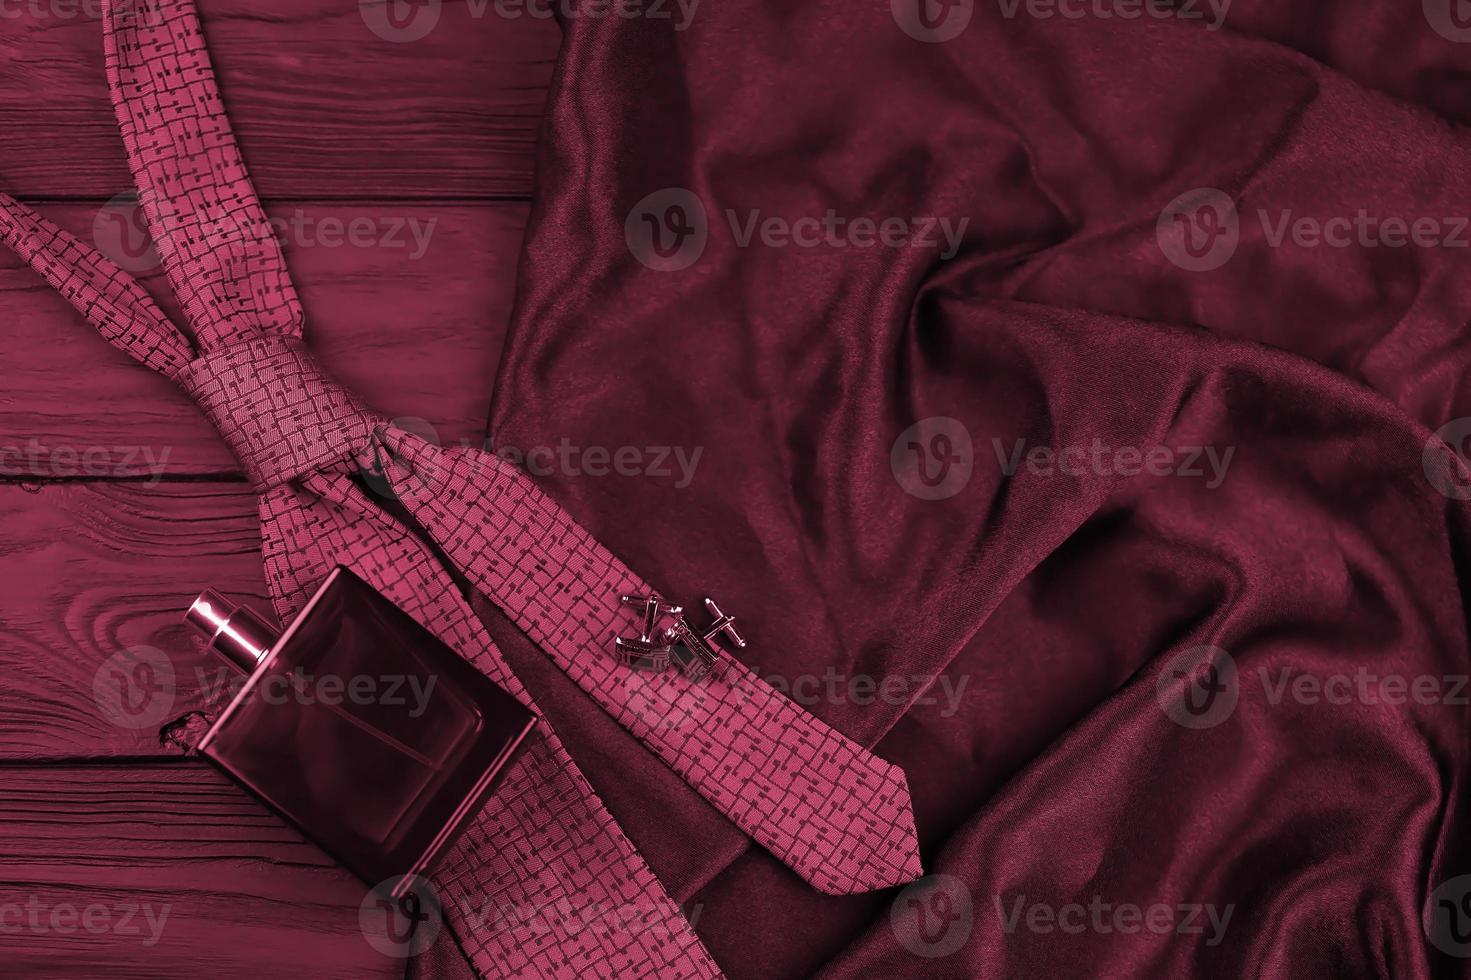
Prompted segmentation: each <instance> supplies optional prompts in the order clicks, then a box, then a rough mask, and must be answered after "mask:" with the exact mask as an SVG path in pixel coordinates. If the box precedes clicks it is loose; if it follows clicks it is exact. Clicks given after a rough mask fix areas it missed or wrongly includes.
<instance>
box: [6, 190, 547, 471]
mask: <svg viewBox="0 0 1471 980" xmlns="http://www.w3.org/2000/svg"><path fill="white" fill-rule="evenodd" d="M38 210H39V211H41V212H43V213H44V214H45V215H46V216H47V217H49V218H51V219H52V220H55V221H57V222H58V223H59V224H61V225H62V226H63V227H65V228H67V229H68V230H69V231H71V232H73V233H74V234H77V235H79V236H81V237H82V238H83V240H84V241H92V240H94V238H95V240H97V241H98V242H99V244H100V246H101V247H102V248H103V250H104V251H106V252H110V253H113V254H115V255H120V256H123V258H124V260H125V261H128V262H129V263H130V265H131V266H132V267H134V268H140V267H145V266H148V264H149V262H150V261H151V260H150V259H149V258H147V256H146V254H145V253H144V252H143V251H142V250H141V249H139V248H138V247H137V245H138V244H139V242H135V243H134V245H133V246H132V247H125V246H123V245H121V244H120V243H121V241H122V239H121V237H120V236H121V234H122V232H120V231H118V229H120V228H122V227H124V226H123V225H121V224H120V223H119V222H117V221H113V220H111V218H112V216H113V215H114V214H118V215H125V214H126V208H123V209H122V210H111V209H106V210H102V211H99V210H98V209H97V208H96V207H95V206H87V205H74V204H68V205H51V206H43V207H39V208H38ZM269 210H270V213H271V216H272V218H273V220H274V221H276V222H277V227H278V228H284V229H285V231H284V235H285V236H286V238H287V240H288V244H287V248H288V261H289V262H290V265H291V269H292V274H293V276H294V278H295V281H296V283H297V286H298V288H299V290H300V291H301V294H302V300H303V302H304V304H305V305H306V310H307V324H308V328H307V337H308V343H309V344H310V346H311V347H312V348H313V349H314V350H315V351H316V352H317V353H318V355H319V356H320V358H321V360H322V362H323V364H324V366H325V367H326V368H327V370H328V371H329V373H331V374H332V375H333V376H334V377H337V378H338V379H339V380H341V381H342V382H343V383H344V384H347V385H348V386H349V387H350V388H352V389H353V390H354V391H356V392H358V393H359V394H360V395H361V396H362V397H363V398H364V400H366V401H367V403H368V404H370V405H372V406H374V407H375V408H376V409H378V410H379V411H381V412H383V413H384V414H386V415H388V416H389V417H391V418H398V417H414V418H422V419H424V420H427V421H428V422H429V423H430V424H431V425H432V427H433V430H434V431H435V432H436V433H437V434H438V436H439V438H440V439H441V440H443V441H444V442H446V443H458V442H460V441H462V440H466V439H468V440H471V441H475V442H478V441H479V440H481V439H482V438H483V436H484V432H485V424H486V418H487V415H488V412H489V406H490V396H491V389H492V379H493V378H494V375H495V370H496V366H497V364H498V363H499V360H500V351H501V345H502V341H503V338H504V333H505V328H506V324H507V322H508V321H509V318H510V310H511V303H512V300H513V296H514V278H515V270H516V258H517V253H518V251H519V249H520V244H521V234H522V227H523V225H524V222H525V218H526V206H525V205H520V204H476V205H465V204H461V205H454V206H430V205H422V204H416V205H394V204H366V205H353V204H346V203H331V204H303V205H280V206H276V207H272V208H270V209H269ZM99 215H100V216H101V217H100V219H99V217H98V216H99ZM353 229H357V230H358V231H359V232H361V234H354V233H353ZM416 235H417V238H416V237H415V236H416ZM140 241H141V240H140ZM352 242H356V243H357V244H353V243H352ZM139 256H142V257H141V258H140V257H139ZM129 257H132V258H129ZM143 281H144V283H145V285H146V286H147V287H148V288H149V290H150V291H151V292H153V293H154V294H155V295H156V296H158V297H159V298H160V300H161V301H164V302H165V303H166V305H167V306H168V307H169V308H170V310H171V312H172V311H173V308H174V307H176V305H177V304H175V303H174V301H173V299H172V297H171V296H170V295H169V287H168V284H167V282H166V280H165V278H164V277H163V275H162V274H161V273H159V272H157V271H156V269H155V270H154V271H153V272H152V273H151V274H148V275H145V276H144V277H143ZM0 337H3V341H0V343H3V345H4V354H5V359H6V370H5V383H4V386H3V391H0V480H3V479H11V480H17V479H31V478H52V479H56V478H93V479H102V478H115V477H144V478H151V479H155V480H157V479H159V478H161V477H163V476H165V475H167V476H180V475H184V476H198V475H230V474H236V473H238V472H239V466H238V464H237V463H236V461H235V459H234V457H233V456H232V455H231V454H230V451H229V450H228V449H227V448H226V447H225V445H224V444H223V443H222V442H221V441H220V439H219V437H218V434H217V433H216V432H215V431H214V429H213V427H212V426H211V425H210V423H209V422H208V421H206V420H205V418H204V417H203V416H202V415H201V414H200V413H199V410H198V409H197V408H196V407H195V406H194V405H193V403H192V402H190V400H189V399H188V398H187V397H186V396H185V395H184V394H183V393H182V392H180V391H178V390H177V389H176V388H175V387H174V386H173V385H172V384H171V383H169V382H168V381H167V380H165V379H164V378H162V377H160V376H159V375H157V374H155V373H153V372H152V371H150V370H148V369H146V368H143V367H141V366H139V365H138V364H136V363H134V362H133V361H132V360H131V359H129V358H128V357H127V356H126V355H125V354H123V353H121V352H120V351H117V350H115V349H114V348H113V347H111V346H110V345H109V344H107V343H106V342H105V341H103V340H102V339H101V338H100V337H99V336H97V334H96V333H95V332H94V331H93V330H92V329H91V328H90V326H89V325H88V324H87V323H86V322H85V321H84V320H82V319H81V317H80V316H79V315H77V314H76V313H75V312H74V311H73V310H72V309H71V307H70V306H68V305H67V303H66V302H65V300H63V299H62V298H61V297H60V296H59V295H57V294H56V293H55V292H54V291H53V290H52V289H50V288H49V287H48V286H46V284H45V283H44V282H43V281H42V280H41V279H40V277H39V276H37V275H36V274H35V273H33V272H32V271H31V270H30V269H29V268H27V267H26V266H24V265H23V264H22V263H21V262H20V261H19V259H17V258H16V257H15V256H14V255H13V254H11V253H10V252H9V251H8V250H6V249H4V248H0ZM416 431H417V430H416ZM89 460H90V462H89Z"/></svg>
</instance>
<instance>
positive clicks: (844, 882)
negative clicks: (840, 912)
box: [799, 763, 924, 895]
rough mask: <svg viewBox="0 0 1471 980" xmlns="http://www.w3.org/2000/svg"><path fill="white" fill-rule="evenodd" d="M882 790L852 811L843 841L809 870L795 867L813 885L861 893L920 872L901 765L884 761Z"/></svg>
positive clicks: (911, 808)
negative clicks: (849, 830) (864, 808)
mask: <svg viewBox="0 0 1471 980" xmlns="http://www.w3.org/2000/svg"><path fill="white" fill-rule="evenodd" d="M883 768H884V769H885V770H886V771H884V773H883V778H882V782H883V784H884V789H883V791H882V792H881V793H880V794H879V795H878V797H877V798H876V799H873V798H870V804H871V808H870V809H869V810H868V811H867V812H864V813H862V814H853V816H854V817H855V819H854V821H853V823H852V824H851V826H852V828H853V836H852V837H850V838H848V840H847V842H846V846H844V847H842V848H841V849H840V850H839V852H838V854H837V855H835V856H834V858H833V859H832V860H830V861H828V862H824V863H823V865H822V866H821V867H818V868H812V869H811V871H812V873H811V874H805V873H803V872H802V871H801V869H799V873H802V874H803V877H805V878H806V879H807V880H808V881H809V882H810V883H811V884H812V887H814V888H816V889H817V890H818V891H820V892H822V893H823V894H825V895H860V894H862V893H864V892H872V891H879V890H881V889H884V888H893V887H895V886H897V885H907V884H909V883H910V882H911V881H915V880H916V879H918V878H921V877H923V876H924V863H923V862H922V861H921V859H920V855H919V833H918V832H917V831H916V829H915V825H914V803H913V800H912V799H911V798H910V795H909V781H908V780H907V779H905V777H904V770H902V769H900V768H899V767H898V766H895V765H891V764H888V763H884V764H883Z"/></svg>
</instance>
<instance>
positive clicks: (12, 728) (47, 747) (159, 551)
mask: <svg viewBox="0 0 1471 980" xmlns="http://www.w3.org/2000/svg"><path fill="white" fill-rule="evenodd" d="M255 507H256V505H255V496H254V495H253V494H252V493H251V492H250V491H249V489H248V488H247V487H246V486H245V485H244V484H242V483H205V482H197V483H164V484H161V485H159V486H157V487H148V486H145V485H139V484H134V483H106V482H101V483H57V482H51V483H45V484H40V485H37V486H34V487H31V488H26V487H22V486H17V485H9V486H0V580H3V581H4V582H5V583H6V587H5V588H4V589H0V676H3V677H4V678H5V679H6V680H5V683H4V684H0V760H17V759H28V760H37V759H64V758H69V757H80V758H99V757H109V756H114V757H116V756H158V755H164V754H174V753H172V752H171V751H170V752H168V753H166V752H165V749H164V748H163V747H162V746H161V744H160V741H159V737H158V732H159V729H160V727H161V726H162V725H163V724H166V723H167V722H168V721H171V720H173V719H174V718H177V717H178V716H181V715H183V714H185V713H187V712H188V711H191V710H196V709H200V708H203V707H205V706H206V705H207V703H208V701H209V699H210V695H211V693H212V692H218V691H219V690H220V688H219V686H218V685H219V684H220V682H221V679H222V678H221V675H220V673H219V667H220V664H219V661H218V660H217V659H216V658H215V657H214V656H213V655H210V654H207V653H205V652H203V651H201V650H200V649H199V641H198V640H197V639H196V638H195V637H194V636H193V634H192V633H190V632H189V631H188V630H187V628H186V627H185V626H184V625H183V624H182V623H181V622H180V615H181V613H182V612H183V610H184V608H186V607H187V605H188V603H189V602H190V601H191V600H192V599H193V598H194V596H196V595H198V594H199V592H200V591H201V590H202V589H204V588H206V587H209V586H213V587H215V588H218V589H220V590H221V591H223V592H225V593H226V594H227V595H229V596H230V597H231V598H235V599H237V600H240V601H245V602H246V603H247V604H248V605H250V606H252V607H253V608H255V609H257V610H259V611H262V612H266V613H269V611H270V603H269V600H268V599H267V597H266V586H265V580H264V577H263V573H262V569H261V559H260V531H259V526H260V521H259V518H258V517H257V516H256V510H255ZM130 651H132V652H138V651H158V653H159V654H161V655H162V656H164V657H166V658H167V659H168V661H169V663H170V665H171V667H172V674H173V682H172V684H171V686H170V687H169V688H168V689H166V690H162V691H159V692H157V693H156V694H155V695H154V697H156V698H157V699H158V700H156V701H151V702H149V704H148V705H147V707H148V709H149V711H150V712H151V714H149V713H139V714H137V715H129V714H126V713H123V712H121V711H119V710H118V701H117V699H118V698H119V697H121V696H122V694H123V693H124V692H123V691H122V690H121V689H120V688H119V684H120V683H121V680H120V679H118V678H116V677H115V676H109V675H107V674H104V673H103V672H104V671H105V670H106V669H108V668H109V667H117V668H118V669H120V670H124V673H125V674H126V673H127V672H126V670H125V669H124V668H126V667H127V666H128V663H127V661H126V660H122V659H118V658H120V657H126V655H127V654H128V652H130ZM99 676H101V679H100V681H99ZM99 684H100V686H99ZM130 693H137V692H130ZM140 700H141V698H140ZM153 716H157V717H158V719H159V720H158V721H157V722H154V721H153V720H152V718H153Z"/></svg>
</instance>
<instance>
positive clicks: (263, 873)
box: [0, 762, 404, 980]
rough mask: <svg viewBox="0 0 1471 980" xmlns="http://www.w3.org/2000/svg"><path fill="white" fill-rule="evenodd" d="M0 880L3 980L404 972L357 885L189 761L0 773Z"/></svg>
mask: <svg viewBox="0 0 1471 980" xmlns="http://www.w3.org/2000/svg"><path fill="white" fill-rule="evenodd" d="M0 868H3V871H0V963H3V968H0V972H3V974H4V975H5V976H24V977H27V978H37V980H39V978H43V977H44V978H53V977H54V978H58V980H59V978H66V980H73V978H77V977H109V978H116V980H125V978H126V980H131V978H138V980H157V978H174V977H178V978H191V980H192V978H195V977H228V978H234V977H240V978H247V977H248V978H251V980H255V978H259V977H273V978H279V980H295V978H303V980H304V978H308V977H310V978H317V977H321V978H342V980H370V978H385V980H386V978H389V977H402V976H403V975H404V961H403V960H402V959H394V958H392V957H389V956H386V955H384V954H383V953H380V952H378V951H377V950H375V949H373V948H372V947H371V946H370V945H369V944H368V942H367V940H366V939H365V938H364V936H363V934H362V932H361V930H360V927H359V924H358V921H359V920H358V909H359V905H360V903H361V901H362V899H363V896H364V888H363V886H362V885H360V884H359V883H358V882H357V881H356V880H355V879H353V878H352V877H351V876H349V875H348V874H347V873H346V872H344V871H341V870H339V869H338V868H337V867H336V866H335V865H333V863H332V862H331V860H330V859H329V858H327V856H326V855H324V854H323V853H322V852H321V851H320V850H318V849H317V848H316V847H315V846H314V845H312V844H310V843H308V842H306V841H305V840H303V839H302V837H301V835H300V834H298V833H296V832H295V831H294V830H292V829H291V828H289V827H287V826H286V825H285V824H283V823H282V822H281V821H280V820H279V819H277V818H276V817H275V815H273V814H272V813H270V812H269V811H267V810H266V809H265V808H264V807H263V806H261V805H260V804H258V803H256V802H255V801H254V800H252V799H251V798H250V797H248V796H247V795H246V794H244V793H242V792H241V791H240V790H238V789H237V788H236V787H235V786H234V785H232V784H231V783H230V782H228V781H227V780H226V779H225V778H224V777H223V776H221V775H219V774H217V773H216V772H215V771H214V770H212V769H210V768H208V767H207V766H205V765H204V764H202V763H195V762H179V763H175V764H167V765H166V764H133V765H129V766H127V767H121V766H90V765H73V766H57V767H53V766H19V767H17V766H0ZM68 909H74V910H76V911H77V912H78V913H80V912H81V911H82V910H86V909H92V910H94V911H93V912H92V914H91V917H90V918H89V919H88V920H87V921H88V922H90V924H91V928H90V929H86V928H82V927H81V924H80V922H78V923H77V924H76V925H72V924H71V922H72V920H71V913H69V912H67V910H68ZM129 909H134V910H140V914H135V915H134V916H133V917H132V920H131V922H125V921H124V915H125V913H127V912H128V910H129ZM144 909H147V910H150V911H152V913H153V919H152V920H151V922H150V920H148V919H147V918H146V917H145V916H144V915H142V914H141V910H144ZM55 913H60V914H61V917H60V918H58V919H55V920H53V918H52V916H53V914H55ZM53 922H55V923H56V924H58V925H60V926H61V928H62V930H65V931H59V930H58V929H57V928H55V926H54V925H53ZM104 923H105V925H104ZM73 930H75V931H73ZM134 930H138V931H136V932H135V931H134Z"/></svg>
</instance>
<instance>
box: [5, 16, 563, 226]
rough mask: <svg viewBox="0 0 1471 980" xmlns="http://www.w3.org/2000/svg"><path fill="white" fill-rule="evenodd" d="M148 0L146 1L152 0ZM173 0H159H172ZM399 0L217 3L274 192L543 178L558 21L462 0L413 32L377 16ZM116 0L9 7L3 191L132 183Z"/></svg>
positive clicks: (402, 193)
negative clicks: (105, 45)
mask: <svg viewBox="0 0 1471 980" xmlns="http://www.w3.org/2000/svg"><path fill="white" fill-rule="evenodd" d="M139 2H144V0H139ZM154 2H156V0H154ZM388 2H389V0H381V2H378V3H377V4H376V6H375V3H374V2H365V3H363V4H360V3H357V2H352V0H348V2H344V0H294V2H292V3H289V4H278V5H275V6H274V7H272V8H271V9H270V10H269V12H266V11H264V10H262V9H261V5H260V4H259V3H257V2H254V0H200V3H199V6H200V10H201V14H202V17H203V20H204V26H205V32H206V36H207V38H208V41H209V46H210V52H211V55H212V57H213V58H214V63H215V68H216V71H217V73H218V75H219V78H220V84H221V88H222V90H223V92H224V95H225V101H226V105H227V106H228V108H229V112H230V117H231V120H232V121H233V123H234V125H235V130H236V133H237V135H238V136H239V139H240V142H241V146H242V147H243V149H244V151H245V157H246V162H247V163H248V164H249V166H250V169H251V174H252V176H253V178H254V179H255V182H256V186H257V188H258V189H259V190H260V192H261V193H262V194H263V195H265V196H266V197H270V198H292V199H297V200H311V199H320V198H333V197H353V198H365V197H375V198H393V199H405V198H444V197H454V198H483V197H494V198H506V197H525V196H528V195H529V194H530V190H531V173H532V158H533V153H534V144H535V136H536V131H537V127H538V126H539V124H540V118H541V110H542V104H543V101H544V100H545V97H546V91H547V86H548V84H549V81H550V78H551V73H552V67H553V63H554V60H555V57H556V52H557V47H558V45H559V43H560V40H561V35H560V32H559V31H558V30H557V28H556V26H555V24H553V23H552V22H550V21H548V20H546V19H542V18H532V17H528V16H521V17H518V18H515V19H508V18H506V17H503V16H500V15H498V14H497V13H496V10H497V6H496V4H494V3H489V2H485V3H481V2H475V3H467V2H465V0H459V2H455V0H451V2H447V3H444V4H443V5H442V7H441V5H439V4H438V3H437V0H436V2H435V3H433V4H431V5H430V6H432V7H436V8H439V9H440V14H439V20H438V23H437V25H436V26H435V28H434V30H433V31H432V32H431V33H429V34H428V35H427V36H426V37H424V38H422V39H420V40H416V41H413V42H411V43H400V42H394V41H389V40H384V39H383V38H382V37H380V36H379V35H378V34H375V33H374V31H373V30H372V29H370V28H369V26H368V23H367V22H368V20H369V19H372V18H375V17H377V16H378V12H381V11H382V10H383V9H385V6H384V5H386V4H387V3H388ZM99 8H100V0H34V2H32V0H27V2H24V3H7V4H6V5H5V10H4V13H5V16H4V17H3V18H0V134H3V135H4V139H3V141H0V189H3V190H6V191H8V192H9V193H11V194H13V195H15V196H18V197H23V198H29V199H39V198H95V199H100V200H106V199H108V198H110V197H112V196H113V195H114V194H117V193H118V192H120V191H123V190H126V189H130V188H131V187H132V180H131V177H130V175H129V174H128V170H127V166H126V163H125V160H124V157H123V151H122V143H121V141H120V139H119V136H118V132H117V123H116V121H115V119H114V117H113V111H112V105H111V102H110V101H109V98H108V93H107V85H106V79H105V75H104V74H103V64H102V29H101V22H100V20H99V19H98V15H97V13H96V11H97V10H98V9H99Z"/></svg>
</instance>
